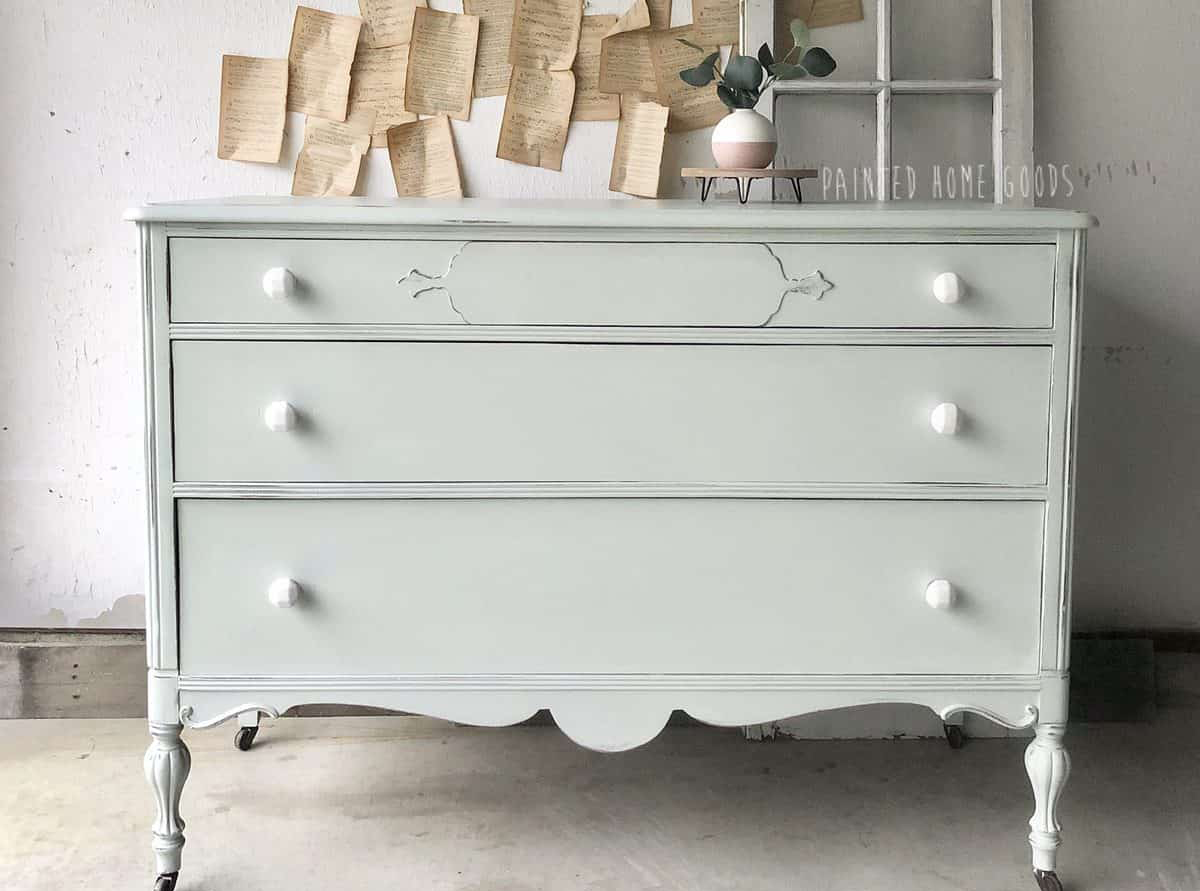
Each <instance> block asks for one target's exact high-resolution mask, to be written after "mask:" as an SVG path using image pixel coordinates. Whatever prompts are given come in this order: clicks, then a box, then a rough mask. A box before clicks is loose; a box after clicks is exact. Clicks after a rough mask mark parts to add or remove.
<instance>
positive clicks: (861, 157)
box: [775, 95, 878, 202]
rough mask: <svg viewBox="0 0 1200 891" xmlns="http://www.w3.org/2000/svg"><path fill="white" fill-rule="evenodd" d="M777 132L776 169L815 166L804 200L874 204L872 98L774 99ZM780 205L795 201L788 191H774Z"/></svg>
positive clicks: (785, 187) (783, 187) (780, 186)
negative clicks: (815, 173)
mask: <svg viewBox="0 0 1200 891" xmlns="http://www.w3.org/2000/svg"><path fill="white" fill-rule="evenodd" d="M775 125H776V127H777V128H778V130H779V154H778V156H777V161H776V165H775V166H777V167H816V168H817V169H818V170H819V171H820V175H819V178H818V179H817V180H816V181H815V182H814V181H813V180H807V181H805V183H804V200H805V201H806V202H810V201H811V202H818V201H875V200H878V193H877V192H876V179H877V178H876V175H875V97H874V96H853V95H852V96H829V95H825V96H818V95H791V96H777V97H776V99H775ZM775 194H776V195H777V196H778V198H779V200H782V201H795V197H794V196H793V195H792V191H791V186H789V185H787V184H786V183H779V184H777V185H776V187H775Z"/></svg>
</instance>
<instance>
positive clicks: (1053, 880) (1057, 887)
mask: <svg viewBox="0 0 1200 891" xmlns="http://www.w3.org/2000/svg"><path fill="white" fill-rule="evenodd" d="M1033 877H1034V879H1035V880H1037V885H1038V889H1039V891H1063V885H1062V882H1060V881H1059V880H1058V873H1056V872H1055V871H1054V870H1052V869H1035V870H1034V871H1033Z"/></svg>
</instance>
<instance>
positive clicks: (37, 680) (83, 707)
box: [0, 628, 146, 718]
mask: <svg viewBox="0 0 1200 891" xmlns="http://www.w3.org/2000/svg"><path fill="white" fill-rule="evenodd" d="M145 716H146V633H145V632H144V631H141V630H129V631H108V630H105V631H96V630H91V629H70V630H61V629H54V630H49V629H47V630H42V629H27V628H22V629H0V718H140V717H145Z"/></svg>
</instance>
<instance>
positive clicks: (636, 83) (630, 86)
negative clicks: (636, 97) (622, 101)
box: [600, 0, 658, 96]
mask: <svg viewBox="0 0 1200 891" xmlns="http://www.w3.org/2000/svg"><path fill="white" fill-rule="evenodd" d="M600 91H601V92H603V93H638V94H640V95H643V96H655V95H657V93H658V81H657V80H656V79H655V77H654V63H653V62H652V61H651V59H650V9H649V7H647V6H646V0H635V2H634V4H633V6H631V7H630V8H629V10H628V11H626V13H625V14H624V15H623V16H621V17H620V18H619V19H617V23H616V24H615V25H613V26H612V28H610V29H609V31H608V33H607V34H606V35H604V39H603V40H602V41H601V43H600Z"/></svg>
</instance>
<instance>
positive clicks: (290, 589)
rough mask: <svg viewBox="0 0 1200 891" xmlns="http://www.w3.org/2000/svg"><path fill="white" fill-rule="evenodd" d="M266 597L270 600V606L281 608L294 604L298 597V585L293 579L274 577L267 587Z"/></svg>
mask: <svg viewBox="0 0 1200 891" xmlns="http://www.w3.org/2000/svg"><path fill="white" fill-rule="evenodd" d="M267 599H268V600H269V601H271V605H272V606H278V607H280V608H281V609H286V608H287V607H290V606H295V605H296V601H297V600H299V599H300V586H299V585H298V584H296V582H295V580H294V579H275V581H273V582H271V587H269V588H267Z"/></svg>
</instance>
